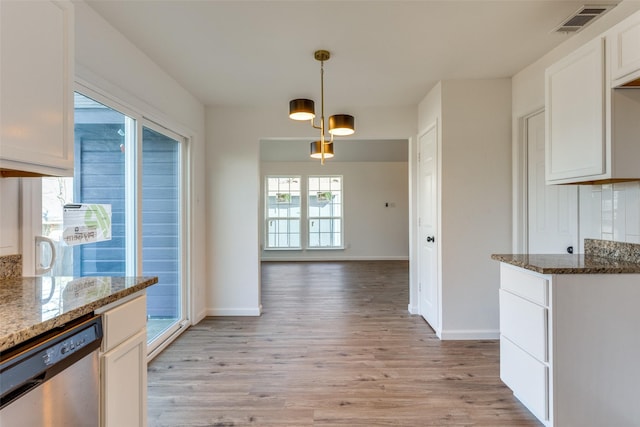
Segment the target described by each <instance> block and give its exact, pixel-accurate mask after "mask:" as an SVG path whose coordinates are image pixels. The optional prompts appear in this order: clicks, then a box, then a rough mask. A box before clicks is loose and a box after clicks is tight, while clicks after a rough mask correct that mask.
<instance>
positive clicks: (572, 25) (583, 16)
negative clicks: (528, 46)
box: [554, 4, 615, 33]
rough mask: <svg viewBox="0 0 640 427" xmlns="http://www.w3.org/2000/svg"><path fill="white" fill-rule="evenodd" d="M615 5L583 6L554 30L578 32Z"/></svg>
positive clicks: (558, 31)
mask: <svg viewBox="0 0 640 427" xmlns="http://www.w3.org/2000/svg"><path fill="white" fill-rule="evenodd" d="M613 6H615V5H611V4H610V5H597V6H596V5H588V6H582V7H581V8H580V9H579V10H578V11H577V12H576V13H574V14H572V15H571V16H569V17H568V18H567V19H565V20H564V22H563V23H562V24H560V26H559V27H558V28H556V29H555V30H554V31H555V32H557V33H577V32H578V31H580V30H582V29H583V28H584V27H586V26H587V25H589V24H591V23H592V22H593V21H595V20H596V19H597V18H599V17H601V16H602V15H604V14H605V13H606V12H607V11H609V10H610V9H612V8H613Z"/></svg>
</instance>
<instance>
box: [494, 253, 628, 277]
mask: <svg viewBox="0 0 640 427" xmlns="http://www.w3.org/2000/svg"><path fill="white" fill-rule="evenodd" d="M541 257H545V258H541ZM491 259H493V260H496V261H500V262H504V263H505V264H509V265H513V266H516V267H520V268H524V269H525V270H530V271H534V272H536V273H540V274H640V264H634V263H630V262H620V261H615V260H609V259H606V258H600V257H589V256H585V255H565V254H542V255H538V256H536V255H527V254H493V255H491ZM549 263H552V264H560V265H549ZM562 264H565V265H562ZM570 264H573V265H570Z"/></svg>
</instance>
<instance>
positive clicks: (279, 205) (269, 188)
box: [265, 176, 301, 249]
mask: <svg viewBox="0 0 640 427" xmlns="http://www.w3.org/2000/svg"><path fill="white" fill-rule="evenodd" d="M300 181H301V178H300V177H299V176H268V177H266V180H265V193H266V209H265V210H266V215H265V221H266V227H265V229H266V248H267V249H269V248H292V249H298V248H300V247H301V246H300V217H301V207H300Z"/></svg>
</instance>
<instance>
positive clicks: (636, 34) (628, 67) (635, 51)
mask: <svg viewBox="0 0 640 427" xmlns="http://www.w3.org/2000/svg"><path fill="white" fill-rule="evenodd" d="M609 37H610V39H611V81H612V86H620V85H633V86H640V13H635V14H633V15H631V16H630V17H628V18H627V19H625V20H624V21H622V22H620V23H619V24H618V25H616V26H615V27H614V28H613V29H612V30H611V33H610V36H609Z"/></svg>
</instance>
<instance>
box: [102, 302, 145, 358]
mask: <svg viewBox="0 0 640 427" xmlns="http://www.w3.org/2000/svg"><path fill="white" fill-rule="evenodd" d="M102 325H103V328H104V339H103V343H102V349H103V350H102V351H104V352H107V351H109V350H111V349H112V348H114V347H115V346H117V345H118V344H120V343H122V342H124V341H125V340H126V339H127V338H129V337H132V336H134V335H135V334H136V333H138V332H140V330H142V329H144V328H145V327H146V325H147V298H146V295H141V296H139V297H137V298H135V299H133V300H131V301H128V302H126V303H124V304H122V305H120V306H118V307H114V308H112V309H111V310H109V311H106V312H105V313H104V314H103V315H102Z"/></svg>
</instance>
